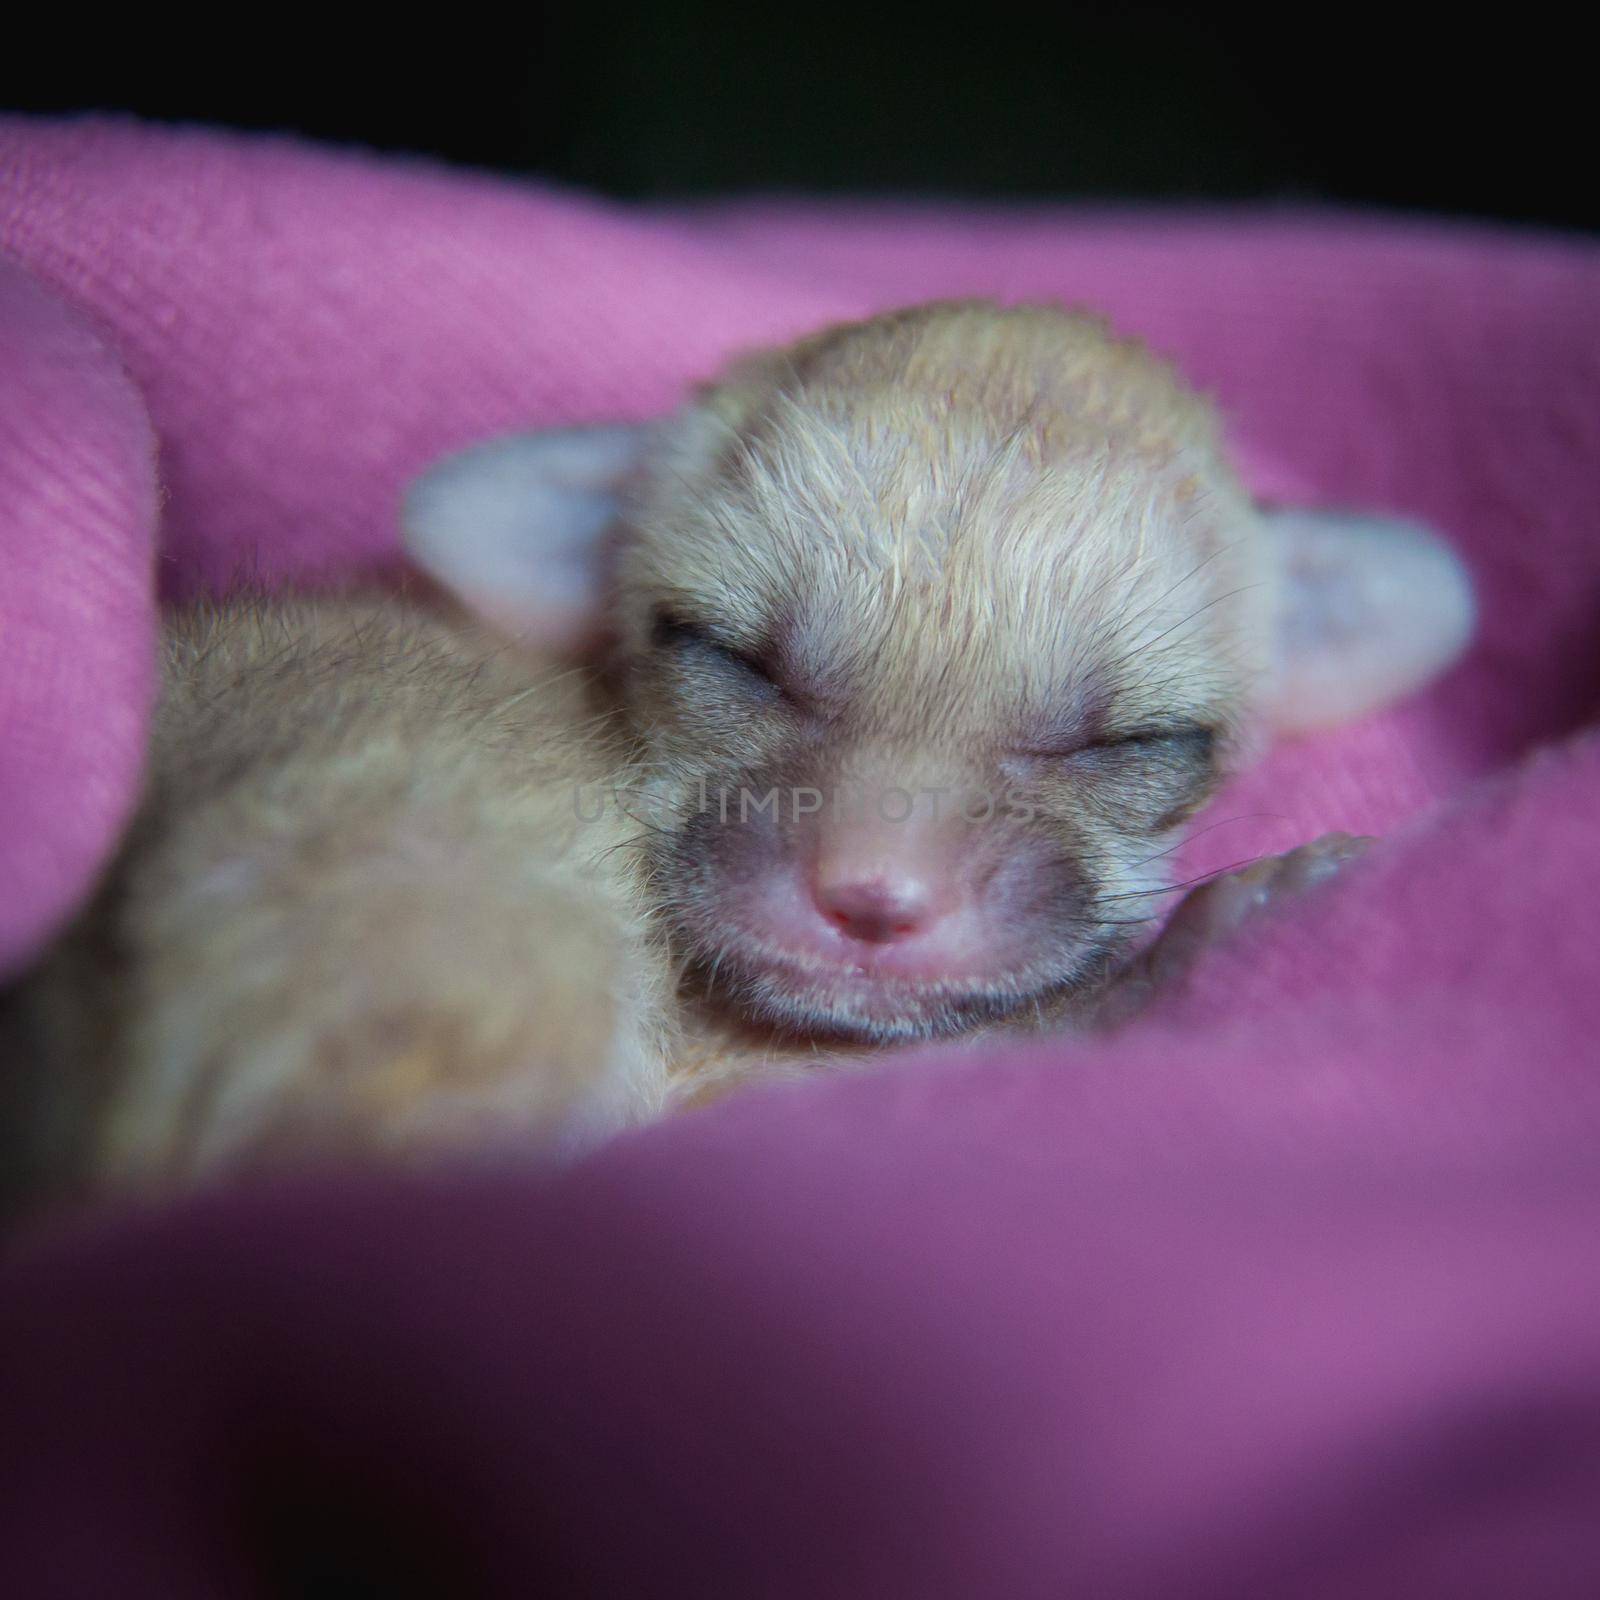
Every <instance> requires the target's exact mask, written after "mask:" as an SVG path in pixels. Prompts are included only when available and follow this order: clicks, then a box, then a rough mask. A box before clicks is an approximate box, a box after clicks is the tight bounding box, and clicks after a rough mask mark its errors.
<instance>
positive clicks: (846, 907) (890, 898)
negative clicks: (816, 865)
mask: <svg viewBox="0 0 1600 1600" xmlns="http://www.w3.org/2000/svg"><path fill="white" fill-rule="evenodd" d="M816 900H817V908H818V910H820V911H821V912H822V914H823V916H824V917H826V918H827V919H828V921H829V922H831V923H832V924H833V925H834V927H836V928H838V929H839V930H840V931H841V932H842V933H846V934H848V935H849V936H850V937H851V938H852V939H860V940H862V941H863V942H864V943H866V944H892V943H894V941H895V940H897V939H909V938H911V937H912V936H913V935H915V934H918V933H921V932H922V931H923V930H924V929H925V928H927V927H928V926H929V925H930V924H931V923H932V922H934V921H935V920H936V919H937V915H938V913H937V910H936V908H935V906H934V898H933V895H932V893H931V892H930V890H929V888H928V885H927V884H925V883H923V882H922V881H920V880H919V879H917V878H914V877H909V876H907V877H898V876H891V877H874V878H866V879H847V880H845V881H844V882H840V883H830V882H826V881H824V882H822V883H819V884H818V885H817V889H816Z"/></svg>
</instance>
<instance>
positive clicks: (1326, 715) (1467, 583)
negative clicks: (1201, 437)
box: [1262, 509, 1475, 731]
mask: <svg viewBox="0 0 1600 1600" xmlns="http://www.w3.org/2000/svg"><path fill="white" fill-rule="evenodd" d="M1262 517H1263V520H1264V521H1265V523H1266V526H1267V536H1268V541H1269V546H1270V549H1271V551H1272V555H1273V566H1274V578H1275V592H1276V596H1277V602H1276V603H1277V616H1276V636H1275V653H1274V663H1273V682H1272V693H1271V704H1270V709H1269V716H1270V718H1271V721H1272V722H1273V724H1274V726H1275V727H1277V728H1279V729H1280V730H1284V731H1293V730H1297V729H1302V728H1320V727H1326V726H1328V725H1329V724H1331V723H1336V722H1345V721H1348V720H1349V719H1350V718H1352V717H1358V716H1361V715H1362V714H1363V713H1364V712H1368V711H1373V710H1376V709H1377V708H1378V707H1379V706H1381V705H1385V704H1387V703H1388V702H1389V701H1391V700H1396V699H1399V698H1400V696H1402V695H1405V694H1409V693H1410V692H1411V691H1412V690H1414V689H1420V688H1421V687H1422V686H1423V684H1425V683H1427V682H1428V681H1429V680H1430V679H1432V678H1434V677H1436V676H1438V674H1439V673H1441V672H1443V671H1444V669H1445V668H1446V667H1448V666H1450V665H1451V663H1452V662H1454V661H1455V660H1456V658H1457V657H1458V656H1459V655H1460V654H1461V652H1462V651H1463V650H1464V649H1465V648H1466V646H1467V642H1468V640H1469V639H1470V638H1471V637H1472V627H1473V621H1474V616H1475V608H1474V605H1473V598H1472V583H1471V580H1470V579H1469V578H1468V576H1467V570H1466V568H1465V567H1464V566H1463V565H1462V563H1461V560H1460V558H1459V557H1458V556H1457V555H1456V554H1455V552H1454V551H1453V550H1452V549H1451V548H1450V547H1449V546H1448V545H1447V544H1445V543H1444V542H1443V541H1442V540H1441V539H1440V538H1438V536H1437V535H1435V534H1432V533H1430V532H1428V531H1427V529H1425V528H1422V527H1419V526H1418V525H1417V524H1415V523H1411V522H1403V521H1400V520H1398V519H1396V518H1389V517H1374V516H1359V515H1356V514H1353V513H1346V512H1337V511H1298V510H1277V509H1271V510H1264V511H1263V512H1262Z"/></svg>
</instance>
